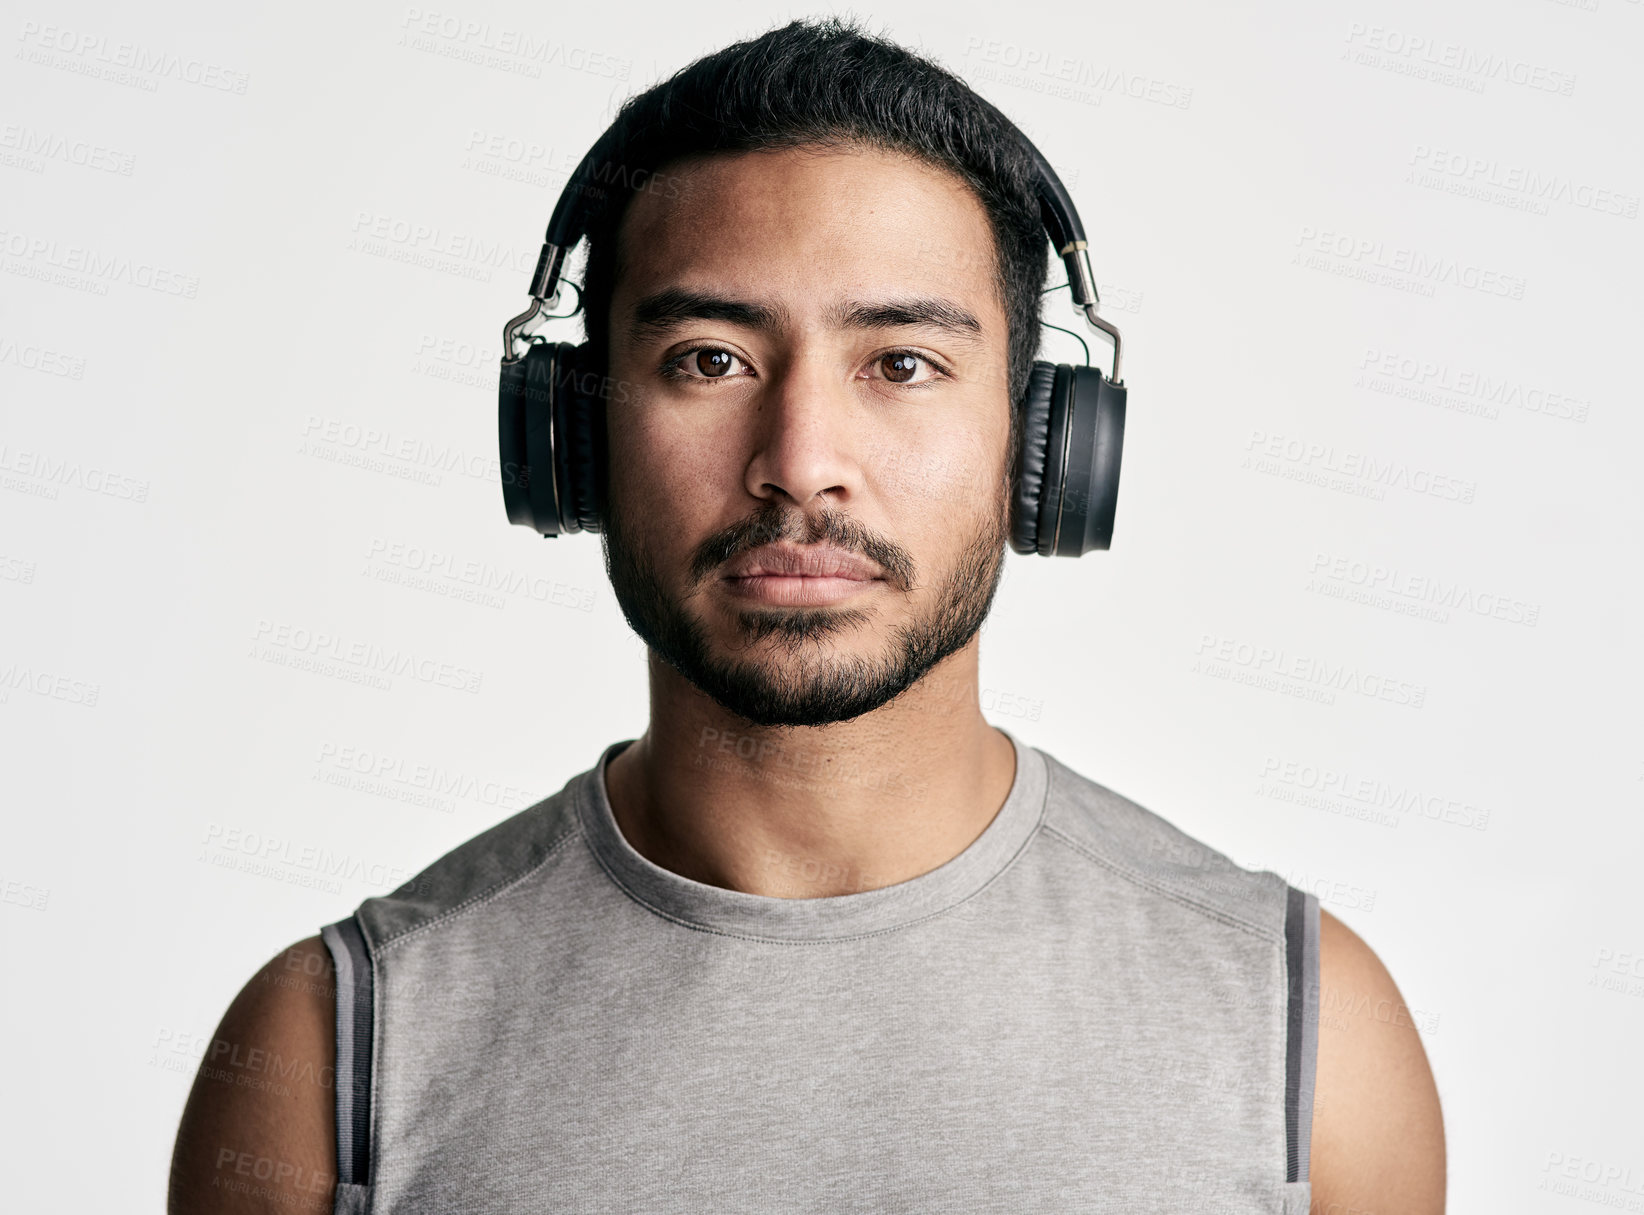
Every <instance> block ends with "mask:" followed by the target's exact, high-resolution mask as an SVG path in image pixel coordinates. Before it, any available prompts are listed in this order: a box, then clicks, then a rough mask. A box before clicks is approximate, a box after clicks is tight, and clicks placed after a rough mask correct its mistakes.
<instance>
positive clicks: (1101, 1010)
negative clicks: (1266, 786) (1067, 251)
mask: <svg viewBox="0 0 1644 1215" xmlns="http://www.w3.org/2000/svg"><path fill="white" fill-rule="evenodd" d="M602 144H603V146H604V147H605V148H607V149H612V150H617V149H620V155H621V157H622V164H623V167H624V168H625V169H627V170H629V171H630V172H631V178H630V180H631V181H642V182H644V183H647V184H646V185H644V186H632V185H630V187H629V188H627V189H612V190H611V191H609V196H608V197H605V198H603V199H602V207H603V209H602V210H601V211H600V212H599V214H597V215H596V217H595V218H594V219H593V220H592V221H591V224H590V230H589V239H590V254H589V262H588V270H587V282H586V283H585V284H584V293H583V298H584V301H585V304H586V307H587V316H586V320H585V323H586V325H587V329H588V340H589V347H590V351H591V352H592V356H593V358H594V360H595V362H596V364H598V365H602V366H600V370H601V371H602V373H603V374H604V375H605V376H606V377H608V380H607V381H606V382H608V383H609V384H611V385H613V386H615V387H614V388H613V390H612V391H611V392H610V393H608V394H607V398H606V406H607V408H608V415H607V431H608V488H607V494H608V503H607V505H606V509H605V513H604V517H603V519H602V520H601V529H600V530H601V534H602V537H603V541H604V544H605V552H606V562H607V568H608V572H609V574H610V578H611V582H612V586H613V588H614V589H615V591H616V594H617V598H618V602H619V603H620V604H621V606H622V609H623V612H624V614H625V615H626V617H627V619H628V621H629V623H630V624H631V625H632V627H633V628H634V629H635V631H636V632H637V633H638V634H639V636H640V637H641V638H642V639H643V640H644V641H645V642H646V644H647V646H648V647H649V677H650V701H651V716H650V723H649V727H648V728H647V730H646V731H645V733H644V735H643V736H641V737H640V738H639V739H637V740H629V741H625V742H621V743H615V744H613V745H612V746H610V747H608V748H607V749H606V751H605V752H604V754H603V755H602V756H601V757H600V760H599V762H598V763H597V764H596V765H595V766H594V767H593V768H591V769H589V770H588V771H586V772H583V773H581V774H580V775H578V776H577V777H574V778H573V779H572V780H571V781H570V782H568V783H567V785H566V786H565V788H564V789H562V790H561V791H560V792H559V793H557V794H555V795H554V796H553V797H550V798H548V799H547V800H545V801H544V802H542V803H540V804H539V805H538V806H535V807H533V808H532V809H530V810H528V811H525V812H524V813H522V814H520V815H518V816H516V817H514V818H512V819H510V820H508V821H507V822H505V823H502V824H500V825H498V826H497V827H494V828H492V829H491V830H489V831H487V832H485V833H483V834H482V835H480V836H478V837H477V838H475V839H474V840H471V841H469V842H468V843H467V844H465V845H463V846H462V847H460V848H458V849H457V850H455V851H454V852H452V853H451V854H450V855H448V856H447V857H445V858H443V859H442V860H440V861H439V862H437V863H436V864H435V865H434V866H432V867H431V868H430V869H429V870H427V871H426V872H425V873H424V874H423V875H421V876H419V877H418V878H417V879H415V880H414V881H412V882H411V883H408V884H407V886H406V887H404V888H402V889H401V890H400V891H396V892H394V893H393V894H391V895H388V896H386V897H384V898H377V899H369V900H367V901H366V903H365V904H364V905H362V907H361V909H360V911H359V913H358V914H357V915H356V916H355V917H352V918H351V919H350V920H349V921H345V922H344V924H342V925H334V926H332V927H330V928H328V929H327V930H326V934H325V941H324V943H322V941H321V940H320V938H310V939H309V940H306V941H303V942H300V943H299V944H297V945H295V946H293V947H292V948H291V949H289V950H287V951H285V952H284V953H283V954H281V955H280V956H278V957H276V958H275V959H273V960H272V961H271V962H270V963H269V964H268V965H267V966H266V967H265V968H264V969H263V970H262V971H261V972H260V973H259V974H258V975H257V976H256V977H255V978H253V980H252V981H251V982H250V983H249V984H248V985H247V986H246V988H245V989H244V991H242V992H241V994H240V996H239V997H238V998H237V999H236V1000H235V1001H234V1003H233V1005H232V1006H231V1007H230V1009H229V1010H228V1013H227V1014H226V1015H225V1017H224V1019H223V1024H222V1026H221V1028H220V1030H219V1032H218V1037H217V1041H216V1042H215V1043H214V1045H213V1048H212V1050H211V1052H209V1053H208V1056H207V1059H206V1060H205V1063H204V1065H203V1066H202V1069H201V1073H200V1077H199V1078H198V1079H197V1080H196V1083H195V1089H194V1092H193V1094H192V1095H191V1097H190V1100H189V1104H188V1108H187V1110H186V1111H185V1114H184V1117H183V1123H182V1126H181V1128H180V1130H179V1133H178V1142H177V1149H176V1154H175V1158H174V1162H173V1181H172V1192H171V1209H172V1211H173V1212H176V1213H179V1215H181V1213H184V1212H198V1211H208V1210H209V1211H242V1210H243V1211H250V1210H269V1211H273V1210H292V1209H310V1210H326V1209H335V1210H337V1211H365V1210H368V1209H369V1210H371V1211H373V1212H382V1211H445V1210H452V1211H455V1210H462V1211H498V1212H514V1211H542V1210H623V1211H714V1212H726V1211H749V1212H753V1211H818V1212H820V1211H843V1210H852V1211H887V1210H896V1211H927V1210H955V1211H958V1210H964V1211H1027V1210H1034V1211H1057V1212H1075V1211H1125V1212H1131V1211H1153V1210H1157V1211H1183V1210H1196V1211H1210V1210H1214V1211H1218V1212H1231V1211H1287V1212H1300V1211H1303V1210H1307V1209H1308V1207H1309V1202H1310V1201H1311V1205H1312V1208H1313V1209H1314V1210H1317V1211H1319V1212H1321V1213H1326V1215H1346V1213H1347V1212H1352V1211H1361V1212H1401V1213H1427V1212H1438V1211H1442V1209H1443V1203H1444V1142H1443V1128H1442V1122H1441V1119H1440V1113H1439V1106H1438V1099H1437V1095H1436V1092H1435V1090H1434V1085H1433V1082H1432V1077H1431V1075H1430V1072H1429V1069H1428V1066H1427V1061H1426V1057H1425V1054H1424V1052H1423V1049H1422V1046H1421V1043H1420V1040H1419V1038H1418V1036H1417V1034H1416V1032H1415V1030H1414V1028H1413V1026H1412V1025H1411V1020H1410V1017H1409V1015H1408V1011H1407V1010H1406V1009H1405V1007H1404V1004H1403V1001H1402V999H1401V998H1400V995H1399V992H1398V990H1397V988H1396V987H1395V986H1394V984H1393V982H1392V980H1391V978H1390V977H1389V976H1388V974H1387V971H1386V970H1385V969H1384V968H1383V967H1382V965H1381V963H1380V962H1379V961H1378V960H1377V958H1376V956H1375V954H1374V953H1372V952H1371V950H1370V949H1369V948H1368V947H1367V946H1366V945H1365V944H1364V943H1363V942H1362V941H1360V940H1359V938H1358V937H1357V936H1355V935H1354V934H1353V933H1352V932H1351V931H1350V930H1349V929H1347V928H1346V927H1345V926H1344V925H1342V924H1341V923H1340V922H1338V921H1337V920H1336V919H1335V918H1334V917H1332V916H1330V915H1328V914H1322V913H1319V912H1318V910H1317V904H1316V902H1315V901H1313V900H1312V899H1311V898H1310V897H1308V896H1304V895H1302V893H1301V892H1299V891H1295V890H1292V889H1290V888H1289V887H1287V886H1286V884H1285V883H1284V882H1283V881H1282V880H1281V879H1279V878H1278V877H1276V876H1275V875H1273V874H1270V873H1253V872H1250V871H1247V870H1243V869H1240V868H1238V867H1237V866H1234V865H1233V864H1232V863H1231V862H1229V861H1227V859H1226V858H1225V857H1223V856H1222V855H1221V854H1219V853H1217V852H1215V851H1214V850H1212V849H1210V848H1207V847H1205V846H1204V845H1202V844H1200V843H1198V842H1197V841H1194V840H1191V839H1189V838H1188V837H1186V836H1184V835H1183V834H1181V833H1180V832H1178V831H1176V830H1175V829H1174V828H1172V827H1170V826H1169V824H1168V823H1166V822H1165V821H1164V820H1163V819H1161V818H1159V817H1157V816H1156V815H1153V814H1151V813H1149V812H1148V811H1147V810H1145V809H1143V808H1142V807H1140V806H1137V805H1135V804H1134V803H1132V802H1129V801H1128V800H1126V799H1124V798H1123V797H1121V796H1119V795H1117V794H1115V793H1113V792H1112V791H1110V790H1107V789H1105V788H1103V787H1102V786H1100V785H1098V784H1096V783H1095V782H1093V781H1091V780H1089V779H1087V778H1085V777H1083V776H1081V775H1079V774H1078V773H1077V772H1075V771H1074V770H1073V769H1071V768H1069V767H1067V766H1065V765H1063V764H1061V763H1060V762H1058V761H1057V760H1056V759H1054V758H1053V757H1051V756H1049V755H1047V754H1046V753H1044V752H1042V751H1039V750H1038V749H1036V748H1033V747H1031V746H1030V745H1028V744H1026V743H1025V742H1023V741H1022V740H1020V739H1018V738H1017V737H1016V736H1014V735H1012V734H1009V733H1006V732H1004V731H1000V730H998V729H995V728H994V727H992V726H990V725H988V723H987V722H986V721H985V720H984V719H983V717H982V715H981V712H980V706H979V703H978V695H977V671H978V630H979V629H980V626H981V624H982V622H983V620H984V619H985V617H986V615H987V612H988V609H989V606H990V604H991V602H992V598H993V595H994V591H995V589H996V587H997V585H998V580H999V577H1000V573H1001V570H1002V566H1003V558H1004V551H1003V550H1004V546H1005V542H1006V538H1007V534H1008V527H1009V501H1010V495H1009V489H1010V484H1011V478H1012V476H1013V475H1014V472H1015V470H1014V469H1013V466H1012V465H1013V462H1012V453H1013V452H1014V451H1015V450H1016V440H1017V433H1016V430H1017V427H1016V422H1017V419H1016V416H1015V411H1014V406H1013V403H1014V402H1016V401H1018V400H1020V399H1021V395H1022V387H1023V385H1024V383H1025V380H1026V377H1027V373H1028V368H1029V366H1030V365H1031V362H1032V359H1033V356H1034V352H1035V350H1036V348H1037V344H1038V310H1039V303H1040V299H1039V297H1040V293H1041V291H1042V290H1043V286H1044V278H1045V264H1046V257H1045V255H1046V244H1045V237H1044V231H1043V229H1042V228H1041V227H1039V217H1038V211H1037V204H1036V202H1035V198H1034V195H1033V190H1032V181H1033V179H1032V169H1031V163H1030V161H1029V160H1028V155H1027V153H1026V152H1025V151H1024V150H1023V149H1022V147H1021V146H1020V143H1019V141H1016V140H1013V138H1012V136H1011V133H1010V132H1009V130H1008V129H1007V128H1006V127H1004V126H1003V125H1001V123H1000V121H999V120H998V119H997V117H996V116H995V115H994V114H993V112H991V111H989V110H988V109H987V108H986V107H985V106H983V105H981V104H980V103H979V102H978V101H977V99H976V98H975V97H974V95H973V94H971V93H970V91H969V90H968V89H967V88H966V87H965V86H964V85H963V84H962V83H961V82H959V81H958V80H956V79H955V78H953V77H952V76H950V75H948V74H947V73H946V72H944V71H942V70H941V69H939V68H937V67H935V66H934V65H932V64H930V63H928V62H926V61H924V60H922V59H919V58H918V57H916V56H913V55H910V54H908V53H906V52H904V51H902V50H900V49H898V48H896V47H894V46H892V45H889V44H887V43H884V42H881V41H879V40H877V39H874V38H870V37H868V36H866V35H864V34H862V33H861V32H860V31H858V30H856V29H854V28H852V27H851V26H849V25H847V24H842V23H839V22H836V21H825V22H820V23H815V24H810V23H804V22H795V23H793V24H791V25H789V26H786V27H783V28H781V29H778V30H774V31H772V32H771V33H769V34H766V35H765V36H763V37H761V38H758V39H754V40H752V41H750V42H746V43H741V44H738V45H735V46H732V47H729V48H727V49H726V50H725V51H722V52H720V53H718V54H716V55H713V56H709V57H708V58H706V59H704V60H701V61H699V62H697V63H696V64H693V65H691V67H689V68H687V69H685V70H684V71H682V72H681V73H679V74H678V75H677V76H675V77H674V78H673V79H671V80H669V81H666V82H664V83H662V84H661V85H658V86H657V87H656V88H654V89H652V90H650V91H649V92H648V93H646V94H643V95H641V96H640V97H638V98H635V99H633V100H631V101H630V102H629V103H628V104H627V106H625V107H624V109H623V112H622V113H621V114H620V115H619V116H618V118H617V120H616V122H615V123H614V124H613V126H612V128H611V131H609V132H608V133H607V135H606V136H605V137H604V138H603V140H602ZM657 183H661V187H658V184H657ZM662 187H665V188H662ZM1059 614H1060V616H1061V618H1065V611H1062V612H1060V613H1059ZM567 703H568V704H569V703H570V700H569V692H568V693H567ZM1321 1002H1322V1003H1323V1004H1324V1005H1325V1006H1326V1007H1327V1008H1328V1009H1329V1010H1330V1012H1329V1016H1327V1017H1320V1016H1319V1015H1318V1009H1319V1006H1320V1003H1321ZM333 1071H334V1072H335V1081H333Z"/></svg>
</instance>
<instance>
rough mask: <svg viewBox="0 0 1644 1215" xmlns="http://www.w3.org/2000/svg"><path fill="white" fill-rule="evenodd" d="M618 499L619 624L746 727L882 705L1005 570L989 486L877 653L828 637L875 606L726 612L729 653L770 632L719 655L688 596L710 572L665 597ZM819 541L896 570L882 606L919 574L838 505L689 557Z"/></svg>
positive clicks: (714, 542) (962, 628)
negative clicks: (834, 647) (840, 647)
mask: <svg viewBox="0 0 1644 1215" xmlns="http://www.w3.org/2000/svg"><path fill="white" fill-rule="evenodd" d="M615 499H616V495H611V496H610V500H609V501H608V502H607V503H606V508H605V512H604V516H603V518H602V520H601V527H600V543H601V547H602V548H603V549H604V553H605V570H606V573H607V575H608V576H609V577H610V579H611V589H612V591H613V592H614V594H615V596H616V600H617V603H618V605H619V606H620V607H621V608H622V614H623V616H625V617H626V618H627V621H628V624H629V627H631V628H632V629H633V630H634V632H635V633H636V634H637V635H638V636H639V638H640V640H642V641H643V642H644V643H645V644H646V645H647V646H649V647H650V649H651V651H652V652H653V653H654V654H655V655H656V656H657V657H659V658H660V659H662V661H664V662H665V663H667V664H668V665H669V666H670V667H672V668H673V669H674V670H675V671H677V672H679V674H680V675H681V676H683V677H684V678H685V679H686V680H687V681H688V682H689V683H691V684H692V685H693V686H694V687H696V688H697V689H698V690H700V691H701V692H702V693H703V694H704V695H706V696H708V697H709V698H710V699H712V700H714V701H715V702H716V703H718V704H719V705H721V706H722V707H723V708H725V709H727V710H728V711H730V712H731V713H734V714H736V715H737V716H738V717H740V718H742V719H743V720H744V721H746V722H748V723H750V724H751V725H755V726H825V725H830V724H832V723H834V722H842V721H849V720H851V719H852V718H856V717H860V716H861V715H863V714H864V713H871V712H873V711H874V710H875V709H878V708H881V707H883V706H884V705H886V704H888V703H890V702H891V701H892V700H894V699H895V698H896V697H898V696H900V695H901V694H902V693H903V692H905V691H907V690H908V689H909V688H911V687H912V686H913V685H914V684H916V683H918V682H919V681H920V680H921V679H922V678H924V677H925V675H926V674H928V673H929V672H930V671H931V669H932V668H934V667H935V666H936V665H937V664H938V663H940V662H941V661H942V660H943V659H945V658H947V657H949V656H950V655H952V654H954V653H956V652H957V651H959V650H961V649H963V648H964V647H965V646H966V645H968V644H969V643H970V641H971V639H972V638H973V637H974V636H975V635H976V634H977V632H978V631H979V630H980V629H981V627H982V622H983V621H984V620H986V619H987V615H988V612H989V611H990V610H991V608H992V606H993V597H994V595H995V593H996V592H997V591H998V589H999V581H1000V578H1001V576H1002V575H1003V573H1004V562H1005V542H1006V539H1007V537H1008V535H1009V530H1008V529H1009V498H1008V496H1007V494H1006V492H1005V485H1004V483H1003V482H1001V483H1000V484H998V485H997V486H996V493H995V495H994V500H993V502H992V503H991V504H990V506H991V508H992V509H991V510H990V511H989V512H988V513H987V515H986V516H985V517H984V518H983V519H982V520H981V522H980V526H978V528H977V531H976V533H975V534H974V535H973V536H972V537H971V539H970V541H969V542H968V543H967V544H966V545H965V547H964V548H963V549H962V550H961V551H960V553H959V555H958V557H957V558H956V560H955V562H954V564H953V567H952V568H951V569H950V570H949V572H948V574H947V576H946V577H945V578H944V579H943V581H942V584H941V586H940V588H939V589H938V591H937V593H936V595H935V596H934V597H933V598H932V599H931V601H930V605H929V607H928V608H927V609H926V610H925V612H924V613H922V614H921V615H920V616H919V617H917V618H916V619H913V620H909V621H907V622H906V623H904V624H901V625H898V626H897V627H896V628H895V630H893V632H892V634H891V636H890V638H889V640H888V642H887V643H886V646H885V652H884V653H883V654H882V655H880V656H879V657H864V656H861V655H841V654H836V653H830V652H829V651H828V648H827V645H826V642H827V641H828V639H829V638H832V637H845V636H849V635H850V634H851V632H852V631H854V630H856V629H858V628H862V627H867V626H869V625H870V624H871V622H872V621H873V620H874V618H875V617H876V616H878V615H879V614H880V613H881V612H882V611H883V610H884V609H883V608H879V609H875V608H870V607H854V606H850V605H849V604H848V603H847V604H846V605H844V606H840V607H798V608H791V607H785V608H746V609H739V610H738V611H737V612H736V614H735V621H736V628H737V633H738V640H737V642H736V643H735V646H736V648H737V649H739V650H748V649H751V648H752V647H754V646H755V645H759V644H762V643H765V642H766V641H767V639H775V642H776V646H775V648H774V652H772V653H770V654H769V655H762V656H760V657H758V658H753V659H748V658H736V657H729V656H725V655H722V654H721V653H719V652H718V651H717V650H716V648H715V646H714V645H713V643H711V642H710V640H709V636H708V633H707V630H706V629H705V628H704V627H703V626H702V623H701V622H700V620H698V619H697V618H696V617H695V616H693V615H692V614H691V613H690V611H689V607H690V604H691V603H692V601H694V600H695V599H697V598H698V597H700V596H701V595H703V594H704V593H706V592H707V591H708V588H709V586H710V585H711V584H712V583H713V582H714V581H715V580H716V579H717V578H718V577H719V576H720V575H719V573H718V572H717V570H712V571H710V572H708V573H706V574H705V576H704V577H703V578H701V579H699V580H698V581H697V582H696V583H695V584H694V586H693V589H692V590H691V591H689V592H687V594H686V595H685V596H684V597H683V598H679V599H676V598H671V597H670V596H669V595H668V593H667V591H666V590H665V589H664V587H663V585H662V583H661V581H660V579H659V578H658V577H657V573H656V569H655V566H654V565H653V563H652V562H651V561H650V559H649V555H648V554H647V553H645V552H643V551H641V550H640V549H639V548H638V547H637V546H636V545H635V544H633V542H632V536H631V533H630V531H629V529H628V528H627V527H626V526H625V525H624V520H623V518H622V514H621V511H620V509H619V508H618V506H617V503H616V500H615ZM784 539H785V540H790V541H793V542H794V543H798V544H815V543H821V542H827V543H830V544H834V545H837V546H838V547H840V548H843V549H846V550H847V551H850V552H854V553H865V554H866V555H868V556H870V557H873V558H874V559H875V560H878V561H879V562H880V564H881V565H886V566H894V568H895V570H896V572H897V575H898V578H897V580H896V581H894V582H893V583H892V587H891V589H889V590H887V591H882V592H876V593H877V594H878V595H879V596H880V598H881V599H883V600H885V601H886V602H887V604H888V603H890V602H894V601H895V600H894V598H893V597H894V596H897V595H898V594H901V593H902V592H901V591H900V590H899V589H896V588H897V587H900V586H905V587H909V588H911V587H913V586H915V585H917V583H918V579H917V577H916V576H914V575H915V571H914V569H913V565H912V561H911V559H910V558H908V557H907V555H906V554H905V552H903V550H901V549H900V548H896V547H894V546H890V545H888V544H886V543H885V542H884V541H880V540H877V539H876V538H874V537H871V536H868V535H866V534H865V533H863V532H862V531H861V529H860V528H858V527H857V526H856V524H855V523H854V521H853V520H850V519H849V518H848V517H845V516H842V515H840V514H839V513H838V512H831V511H829V512H823V513H821V514H816V515H806V514H804V513H802V512H801V511H799V510H798V509H796V508H793V507H787V508H782V507H777V506H773V507H772V508H770V509H768V510H765V511H762V512H761V513H759V514H757V515H755V516H754V517H753V518H751V519H749V520H748V521H747V522H745V523H744V524H741V525H738V526H737V527H735V528H733V529H728V530H727V531H726V532H724V533H721V534H719V535H717V536H714V537H710V538H709V540H708V541H706V542H704V544H703V545H702V546H700V547H699V550H698V553H697V554H696V565H697V568H702V567H703V566H704V565H708V564H712V565H714V566H718V567H722V566H723V564H724V562H725V561H726V560H728V559H729V558H730V557H732V556H736V555H739V554H741V553H745V552H747V551H749V550H750V549H753V548H757V547H759V546H760V545H764V544H768V543H771V542H772V541H775V540H784Z"/></svg>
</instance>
